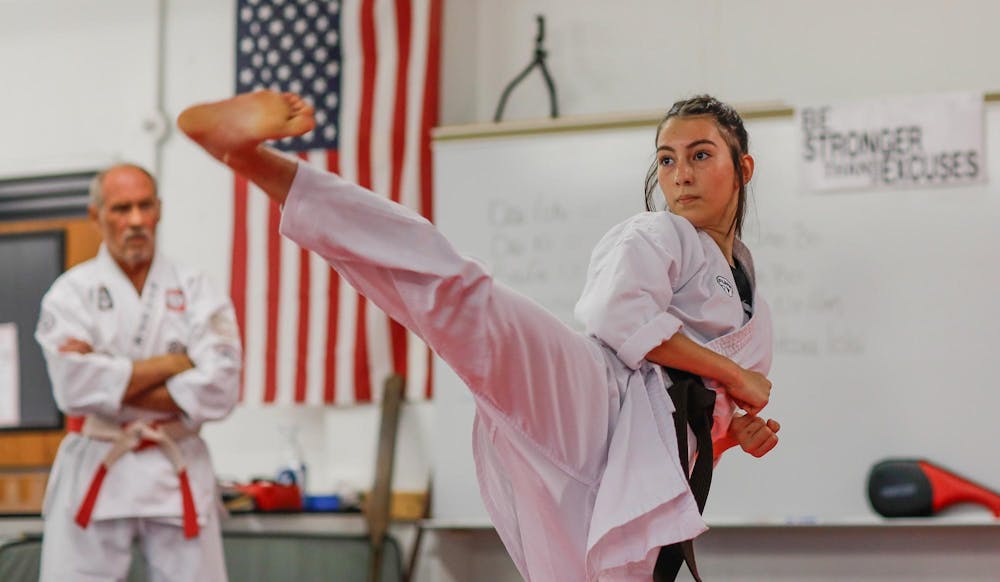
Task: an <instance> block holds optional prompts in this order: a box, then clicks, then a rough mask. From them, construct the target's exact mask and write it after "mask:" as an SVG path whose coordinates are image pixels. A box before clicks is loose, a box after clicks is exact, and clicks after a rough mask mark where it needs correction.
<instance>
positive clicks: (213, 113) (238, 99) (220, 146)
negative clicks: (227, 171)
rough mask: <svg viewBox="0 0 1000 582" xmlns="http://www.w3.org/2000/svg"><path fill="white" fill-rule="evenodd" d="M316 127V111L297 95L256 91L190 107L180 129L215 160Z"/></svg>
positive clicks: (180, 117) (182, 113) (185, 113)
mask: <svg viewBox="0 0 1000 582" xmlns="http://www.w3.org/2000/svg"><path fill="white" fill-rule="evenodd" d="M315 126H316V121H315V120H314V119H313V108H312V107H311V106H310V105H309V104H308V103H306V102H305V101H303V100H302V98H301V97H299V96H298V95H295V94H294V93H278V92H275V91H257V92H255V93H245V94H243V95H237V96H235V97H232V98H230V99H224V100H222V101H216V102H214V103H202V104H199V105H193V106H191V107H188V108H187V109H185V110H184V111H183V112H181V114H180V116H178V117H177V127H179V128H180V129H181V131H183V132H184V133H185V134H187V136H188V137H190V138H191V139H193V140H194V141H195V142H197V143H198V145H200V146H201V147H203V148H205V150H206V151H207V152H208V153H210V154H212V156H214V157H215V158H217V159H219V160H221V161H223V162H226V159H227V157H228V154H230V153H234V152H238V151H240V150H245V149H247V148H256V147H257V145H258V144H260V143H261V142H263V141H265V140H269V139H281V138H283V137H292V136H296V135H302V134H304V133H306V132H308V131H310V130H311V129H312V128H313V127H315Z"/></svg>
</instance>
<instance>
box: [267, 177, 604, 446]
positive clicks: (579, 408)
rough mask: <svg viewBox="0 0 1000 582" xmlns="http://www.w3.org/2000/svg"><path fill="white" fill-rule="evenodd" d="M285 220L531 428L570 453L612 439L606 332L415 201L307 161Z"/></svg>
mask: <svg viewBox="0 0 1000 582" xmlns="http://www.w3.org/2000/svg"><path fill="white" fill-rule="evenodd" d="M281 231H282V234H284V235H286V236H288V237H289V238H290V239H292V240H293V241H295V242H296V243H298V244H300V245H302V246H304V247H305V248H307V249H310V250H312V251H315V252H317V253H318V254H320V255H321V256H323V257H324V259H326V260H327V261H328V262H329V263H330V265H331V266H332V267H333V268H334V269H336V270H337V272H338V273H340V274H341V276H342V277H343V278H344V279H345V280H346V281H347V282H348V283H350V284H351V285H352V286H354V288H355V289H357V290H358V291H359V292H360V293H362V294H364V295H365V296H367V297H368V298H369V299H370V300H371V301H372V302H374V303H375V304H376V305H378V306H379V307H380V308H382V309H383V310H384V311H385V312H386V313H387V314H388V315H389V316H391V317H393V318H394V319H396V320H397V321H399V322H400V323H402V324H403V325H404V326H406V327H407V328H409V329H410V330H412V331H413V332H414V333H416V334H417V335H418V336H420V337H421V338H423V339H424V340H425V341H426V342H427V343H428V345H430V346H431V348H432V349H433V350H434V351H435V352H436V353H437V354H438V355H439V356H440V357H441V358H442V359H443V360H444V361H445V362H447V363H448V365H449V366H451V367H452V369H454V370H455V371H456V372H457V373H458V375H459V377H461V378H462V380H463V381H464V382H465V383H466V384H467V385H468V386H469V387H470V388H471V389H472V391H473V392H474V393H476V394H477V395H478V396H481V397H483V399H484V400H485V401H488V402H489V405H490V406H491V407H492V408H494V409H497V410H499V411H501V413H502V414H504V415H507V416H511V417H517V418H518V419H519V422H520V423H522V426H524V427H531V429H532V430H531V432H532V433H533V434H532V435H531V437H532V438H534V439H536V440H538V441H540V442H547V443H549V442H552V443H556V444H555V445H554V446H555V447H559V448H563V449H565V450H564V451H563V452H566V453H567V456H578V457H582V456H584V455H588V454H591V451H593V450H594V447H603V446H605V445H606V443H605V442H604V440H603V439H604V438H605V433H606V431H607V426H608V425H607V422H608V421H607V419H608V408H609V407H610V406H612V404H613V401H614V400H615V399H617V396H618V395H617V392H614V394H612V393H611V390H610V388H611V387H612V382H611V380H610V378H609V374H608V370H607V367H606V365H605V362H604V359H603V356H602V354H601V350H600V347H599V346H598V344H597V343H596V342H594V341H592V340H590V339H589V338H587V337H585V336H584V335H583V334H581V333H578V332H576V331H574V330H572V329H571V328H569V327H568V326H567V325H565V324H564V323H562V322H561V321H559V320H558V319H557V318H556V317H554V316H553V315H552V314H551V313H549V312H547V311H546V310H544V309H543V308H541V307H540V306H539V305H538V304H536V303H535V302H534V301H532V300H530V299H528V298H527V297H524V296H523V295H520V294H519V293H516V292H514V291H513V290H511V289H509V288H507V287H506V286H504V285H502V284H500V283H498V282H496V281H494V280H493V278H492V276H491V275H490V274H489V272H488V271H487V270H486V269H485V268H484V267H483V266H482V265H481V264H479V263H477V262H475V261H473V260H470V259H468V258H466V257H464V256H462V255H461V254H460V253H458V252H457V251H456V250H455V248H454V247H453V246H452V245H451V243H450V242H449V241H448V240H447V239H446V238H445V237H444V236H443V235H442V233H441V232H439V231H438V230H437V228H436V227H435V226H434V225H433V224H431V223H429V222H428V221H426V220H425V219H423V218H422V217H420V216H418V215H417V214H416V213H415V212H413V211H412V210H411V209H409V208H406V207H403V206H401V205H399V204H395V203H392V202H390V201H388V200H386V199H385V198H382V197H380V196H377V195H373V194H372V193H370V192H368V191H367V190H365V189H363V188H360V187H359V186H357V185H355V184H351V183H349V182H346V181H344V180H342V179H341V178H339V177H338V176H336V175H333V174H329V173H326V172H322V171H319V170H317V169H315V168H312V167H308V166H306V165H304V164H300V165H299V169H298V172H297V174H296V177H295V181H294V183H293V185H292V190H291V192H290V195H289V198H288V200H287V202H286V205H285V208H284V214H283V218H282V226H281ZM565 460H566V461H567V462H569V463H570V464H573V463H574V461H576V460H578V459H565Z"/></svg>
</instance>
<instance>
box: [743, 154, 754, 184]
mask: <svg viewBox="0 0 1000 582" xmlns="http://www.w3.org/2000/svg"><path fill="white" fill-rule="evenodd" d="M740 167H741V168H742V170H743V184H741V185H742V186H746V185H747V184H748V183H749V182H750V178H753V167H754V161H753V156H751V155H750V154H743V157H742V158H740Z"/></svg>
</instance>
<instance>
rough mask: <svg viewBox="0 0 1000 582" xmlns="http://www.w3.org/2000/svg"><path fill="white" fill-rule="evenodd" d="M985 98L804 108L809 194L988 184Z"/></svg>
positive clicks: (954, 96)
mask: <svg viewBox="0 0 1000 582" xmlns="http://www.w3.org/2000/svg"><path fill="white" fill-rule="evenodd" d="M983 123H984V121H983V96H982V95H981V94H976V93H947V94H938V95H926V96H908V97H887V98H881V99H869V100H863V101H854V102H850V103H842V104H837V105H823V106H818V107H800V108H798V109H797V111H796V125H797V126H798V128H799V132H800V137H801V142H800V143H801V150H800V152H801V154H800V157H799V161H800V164H799V165H800V173H801V176H802V184H803V187H804V188H805V189H806V190H807V191H814V192H815V191H830V190H849V189H861V188H863V189H866V190H873V189H875V190H883V189H891V188H900V187H914V186H954V185H960V184H978V183H983V182H985V181H986V156H985V153H984V149H983V143H984V142H983Z"/></svg>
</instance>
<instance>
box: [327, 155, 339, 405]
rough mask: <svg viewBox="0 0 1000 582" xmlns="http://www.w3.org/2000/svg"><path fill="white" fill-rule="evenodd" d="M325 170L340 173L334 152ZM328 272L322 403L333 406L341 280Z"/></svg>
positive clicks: (337, 159)
mask: <svg viewBox="0 0 1000 582" xmlns="http://www.w3.org/2000/svg"><path fill="white" fill-rule="evenodd" d="M326 169H328V170H329V171H331V172H334V173H339V172H340V157H339V156H338V155H337V151H336V150H327V152H326ZM328 270H329V276H330V283H329V284H328V285H327V291H326V293H327V295H326V305H327V313H326V366H325V369H324V372H325V374H324V378H325V382H324V385H323V402H324V403H326V404H333V403H335V402H336V394H337V392H336V391H337V337H338V333H337V330H338V323H339V322H338V317H339V315H340V309H339V307H340V285H341V280H340V274H338V273H337V271H334V270H333V269H328Z"/></svg>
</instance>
